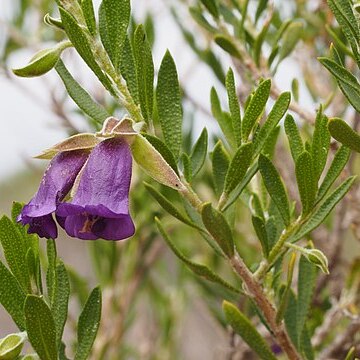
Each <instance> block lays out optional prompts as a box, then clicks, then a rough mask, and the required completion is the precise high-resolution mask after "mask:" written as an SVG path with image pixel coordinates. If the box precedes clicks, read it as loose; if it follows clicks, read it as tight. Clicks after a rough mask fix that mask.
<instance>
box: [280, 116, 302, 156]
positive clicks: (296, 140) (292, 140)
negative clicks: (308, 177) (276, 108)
mask: <svg viewBox="0 0 360 360" xmlns="http://www.w3.org/2000/svg"><path fill="white" fill-rule="evenodd" d="M285 132H286V135H287V137H288V140H289V145H290V151H291V155H292V157H293V159H294V162H296V160H297V159H298V157H299V156H300V154H302V153H303V152H304V150H305V148H304V144H303V142H302V139H301V136H300V132H299V129H298V127H297V125H296V123H295V120H294V118H293V117H292V116H291V115H287V116H286V118H285Z"/></svg>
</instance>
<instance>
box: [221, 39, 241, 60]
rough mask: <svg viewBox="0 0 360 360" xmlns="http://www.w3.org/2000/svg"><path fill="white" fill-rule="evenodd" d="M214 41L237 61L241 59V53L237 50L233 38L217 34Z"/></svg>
mask: <svg viewBox="0 0 360 360" xmlns="http://www.w3.org/2000/svg"><path fill="white" fill-rule="evenodd" d="M214 41H215V43H216V44H217V45H219V46H220V47H221V48H222V49H223V50H224V51H226V52H227V53H228V54H229V55H231V56H233V57H235V58H237V59H241V54H240V53H239V50H238V49H237V47H236V45H235V44H234V43H233V41H232V39H231V38H229V37H226V36H224V35H220V34H217V35H215V37H214Z"/></svg>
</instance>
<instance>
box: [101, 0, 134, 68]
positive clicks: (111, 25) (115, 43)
mask: <svg viewBox="0 0 360 360" xmlns="http://www.w3.org/2000/svg"><path fill="white" fill-rule="evenodd" d="M129 21H130V1H129V0H118V1H113V0H103V1H102V2H101V5H100V8H99V32H100V37H101V42H102V43H103V45H104V48H105V50H106V52H107V53H108V55H109V57H110V59H111V62H112V63H113V64H114V67H115V69H117V68H118V67H119V63H120V56H121V50H122V47H123V44H124V41H125V37H126V33H127V28H128V26H129Z"/></svg>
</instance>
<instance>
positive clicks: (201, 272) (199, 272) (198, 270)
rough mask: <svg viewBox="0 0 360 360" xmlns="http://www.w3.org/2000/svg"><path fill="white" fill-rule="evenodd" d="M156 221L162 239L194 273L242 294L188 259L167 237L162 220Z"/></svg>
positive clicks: (204, 267) (205, 267)
mask: <svg viewBox="0 0 360 360" xmlns="http://www.w3.org/2000/svg"><path fill="white" fill-rule="evenodd" d="M155 221H156V225H157V227H158V229H159V231H160V233H161V235H162V237H163V238H164V240H165V241H166V243H167V244H168V246H169V247H170V249H171V250H172V251H173V253H174V254H175V255H176V256H177V257H178V258H179V259H180V260H181V261H182V262H183V263H184V264H185V265H186V266H187V267H188V268H189V269H190V270H191V271H192V272H194V273H195V274H196V275H198V276H201V277H203V278H205V279H206V280H208V281H211V282H214V283H216V284H220V285H222V286H224V287H225V288H227V289H229V290H231V291H233V292H235V293H239V292H240V291H239V290H238V289H236V288H235V287H233V286H232V285H230V284H229V283H228V282H227V281H225V280H224V279H222V278H221V277H220V276H218V275H217V274H215V273H214V272H213V271H212V270H210V269H209V268H208V267H207V266H205V265H202V264H197V263H195V262H193V261H191V260H190V259H188V258H187V257H186V256H185V255H184V254H183V253H182V252H181V251H180V250H179V249H178V248H177V247H176V246H175V244H174V243H173V242H172V241H171V240H170V238H169V236H168V235H167V233H166V232H165V230H164V228H163V226H162V225H161V222H160V220H159V219H158V218H155Z"/></svg>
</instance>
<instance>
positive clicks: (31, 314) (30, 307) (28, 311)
mask: <svg viewBox="0 0 360 360" xmlns="http://www.w3.org/2000/svg"><path fill="white" fill-rule="evenodd" d="M24 312H25V318H26V332H27V334H28V337H29V341H30V343H31V346H32V347H33V348H34V350H35V351H36V352H37V354H38V355H39V357H40V359H41V360H54V359H57V355H58V352H57V347H56V330H55V323H54V318H53V317H52V314H51V311H50V309H49V307H48V306H47V305H46V303H45V302H44V300H42V298H40V297H38V296H35V295H28V296H27V297H26V301H25V306H24Z"/></svg>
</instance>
